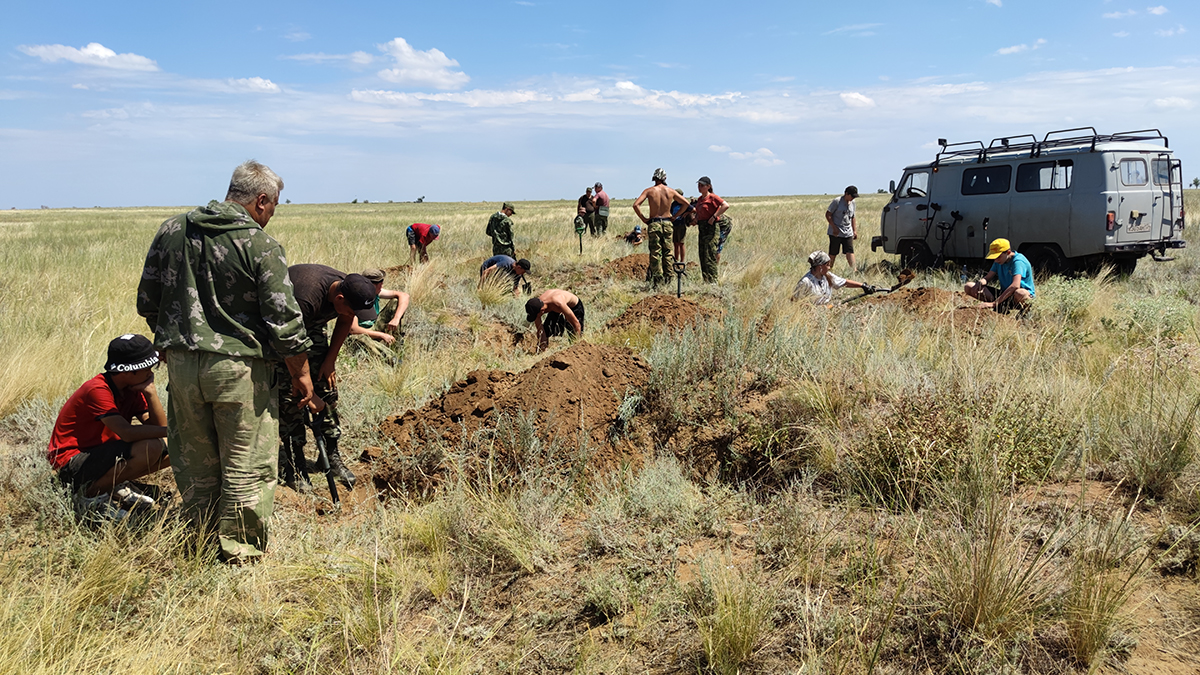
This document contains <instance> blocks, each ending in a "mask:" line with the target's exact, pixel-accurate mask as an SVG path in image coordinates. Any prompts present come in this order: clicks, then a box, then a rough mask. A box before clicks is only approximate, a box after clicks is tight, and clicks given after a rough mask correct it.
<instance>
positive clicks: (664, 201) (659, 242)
mask: <svg viewBox="0 0 1200 675" xmlns="http://www.w3.org/2000/svg"><path fill="white" fill-rule="evenodd" d="M646 200H650V216H649V217H646V216H644V215H642V210H641V209H639V208H638V206H639V205H641V203H642V202H644V201H646ZM671 202H677V203H678V204H679V205H680V207H681V208H682V209H684V210H689V209H691V208H692V205H691V204H689V203H688V200H687V199H685V198H684V196H683V195H681V194H679V193H678V192H676V191H675V190H673V189H671V188H669V187H667V172H666V171H663V170H662V169H655V170H654V185H653V186H651V187H648V188H646V189H645V190H642V194H640V195H638V198H637V200H635V201H634V202H633V212H634V213H636V214H637V217H638V218H639V219H640V220H641V221H642V222H643V223H645V224H646V225H647V226H648V233H649V238H650V269H649V271H648V272H647V273H646V280H647V281H649V282H650V285H651V286H657V285H659V284H661V283H670V281H671V276H672V273H673V272H672V269H671V262H672V256H671V240H672V231H673V228H672V225H671ZM681 213H682V211H681Z"/></svg>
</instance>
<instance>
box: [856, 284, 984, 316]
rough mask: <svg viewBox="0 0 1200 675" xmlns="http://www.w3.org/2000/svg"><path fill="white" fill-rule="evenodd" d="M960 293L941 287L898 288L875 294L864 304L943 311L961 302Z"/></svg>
mask: <svg viewBox="0 0 1200 675" xmlns="http://www.w3.org/2000/svg"><path fill="white" fill-rule="evenodd" d="M960 296H961V294H960V293H952V292H950V291H946V290H942V289H940V288H926V287H924V286H922V287H920V288H908V287H905V288H898V289H896V290H894V291H892V292H891V293H884V294H881V295H873V296H871V297H869V298H865V299H864V300H863V301H862V304H864V305H898V306H899V307H900V308H901V309H903V310H904V311H906V312H912V313H914V314H931V313H937V312H943V311H945V310H947V309H951V308H953V307H954V306H955V305H956V304H958V303H959V298H960Z"/></svg>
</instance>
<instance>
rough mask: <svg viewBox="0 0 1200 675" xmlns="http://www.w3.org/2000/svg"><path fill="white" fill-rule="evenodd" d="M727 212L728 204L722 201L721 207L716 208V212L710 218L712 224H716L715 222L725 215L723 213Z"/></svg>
mask: <svg viewBox="0 0 1200 675" xmlns="http://www.w3.org/2000/svg"><path fill="white" fill-rule="evenodd" d="M728 210H729V202H727V201H725V200H724V199H722V200H721V205H720V206H718V207H717V212H716V213H714V214H713V216H712V222H713V223H714V224H716V222H717V221H718V220H720V219H721V216H723V215H725V212H726V211H728Z"/></svg>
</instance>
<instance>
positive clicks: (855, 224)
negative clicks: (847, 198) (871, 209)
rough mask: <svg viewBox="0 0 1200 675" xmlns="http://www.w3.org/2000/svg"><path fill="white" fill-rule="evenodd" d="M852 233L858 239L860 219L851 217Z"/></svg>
mask: <svg viewBox="0 0 1200 675" xmlns="http://www.w3.org/2000/svg"><path fill="white" fill-rule="evenodd" d="M850 231H851V232H853V233H854V238H855V239H858V217H857V216H850Z"/></svg>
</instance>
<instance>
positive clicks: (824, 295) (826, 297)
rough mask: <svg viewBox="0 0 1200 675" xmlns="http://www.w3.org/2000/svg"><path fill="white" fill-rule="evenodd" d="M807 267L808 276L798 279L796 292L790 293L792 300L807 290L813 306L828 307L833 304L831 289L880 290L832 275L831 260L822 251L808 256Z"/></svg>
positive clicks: (873, 291)
mask: <svg viewBox="0 0 1200 675" xmlns="http://www.w3.org/2000/svg"><path fill="white" fill-rule="evenodd" d="M808 267H809V270H808V274H805V275H804V276H802V277H800V281H799V282H797V283H796V290H794V291H792V300H795V299H797V298H799V297H800V296H801V295H803V294H804V291H805V290H807V291H808V295H809V296H811V297H812V301H813V304H816V305H825V306H829V305H830V303H832V302H833V289H835V288H842V287H844V286H849V287H850V288H861V289H863V292H864V293H877V292H879V290H880V289H879V288H876V287H875V286H872V285H871V284H864V283H862V282H861V281H854V280H852V279H843V278H841V277H839V276H838V275H836V274H834V273H833V272H832V271H830V270H831V268H832V267H833V259H832V258H830V257H829V254H828V253H826V252H824V251H813V252H812V253H811V254H809V256H808Z"/></svg>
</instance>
